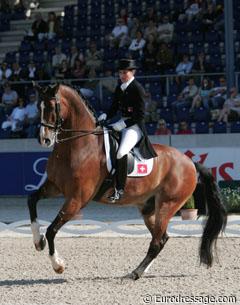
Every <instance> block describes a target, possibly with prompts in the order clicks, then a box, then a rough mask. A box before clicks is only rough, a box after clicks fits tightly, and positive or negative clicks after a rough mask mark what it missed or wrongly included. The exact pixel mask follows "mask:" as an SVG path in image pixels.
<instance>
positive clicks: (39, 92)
mask: <svg viewBox="0 0 240 305" xmlns="http://www.w3.org/2000/svg"><path fill="white" fill-rule="evenodd" d="M32 84H33V88H34V89H36V90H37V91H38V94H39V96H40V97H41V98H42V97H43V95H44V88H43V87H41V86H40V85H39V84H38V83H36V82H35V81H33V82H32Z"/></svg>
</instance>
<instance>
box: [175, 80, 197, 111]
mask: <svg viewBox="0 0 240 305" xmlns="http://www.w3.org/2000/svg"><path fill="white" fill-rule="evenodd" d="M197 93H198V87H197V86H196V85H195V81H194V78H192V77H191V78H189V80H188V85H187V86H186V87H185V88H184V89H183V90H182V92H181V93H180V94H179V95H178V97H177V100H176V101H175V102H172V104H171V107H172V110H173V113H174V114H176V113H177V111H178V109H180V108H183V107H187V108H188V107H189V108H190V107H191V105H192V101H193V99H194V97H195V96H196V95H197Z"/></svg>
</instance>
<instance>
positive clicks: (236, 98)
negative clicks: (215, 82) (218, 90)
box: [218, 87, 240, 123]
mask: <svg viewBox="0 0 240 305" xmlns="http://www.w3.org/2000/svg"><path fill="white" fill-rule="evenodd" d="M231 112H235V113H236V114H237V116H238V117H239V115H240V95H239V94H238V92H237V88H235V87H233V88H231V89H230V97H229V98H228V99H227V100H226V101H225V102H224V104H223V108H222V110H221V111H220V115H219V118H218V121H219V122H220V121H223V122H225V123H228V117H229V115H230V113H231Z"/></svg>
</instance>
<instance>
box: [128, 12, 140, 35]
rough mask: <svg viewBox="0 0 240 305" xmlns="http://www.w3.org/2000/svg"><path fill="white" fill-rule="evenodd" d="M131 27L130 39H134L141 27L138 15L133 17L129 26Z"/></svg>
mask: <svg viewBox="0 0 240 305" xmlns="http://www.w3.org/2000/svg"><path fill="white" fill-rule="evenodd" d="M128 28H129V31H128V32H129V39H134V38H135V37H136V34H137V31H138V30H139V29H141V24H140V21H139V19H138V18H137V17H134V18H133V19H132V22H131V24H130V25H129V26H128Z"/></svg>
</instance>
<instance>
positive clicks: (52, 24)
mask: <svg viewBox="0 0 240 305" xmlns="http://www.w3.org/2000/svg"><path fill="white" fill-rule="evenodd" d="M47 28H48V31H47V33H46V37H47V38H48V39H53V38H54V37H56V36H61V35H62V32H61V23H60V20H59V19H58V18H57V16H56V14H55V13H54V12H49V13H48V20H47Z"/></svg>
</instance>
